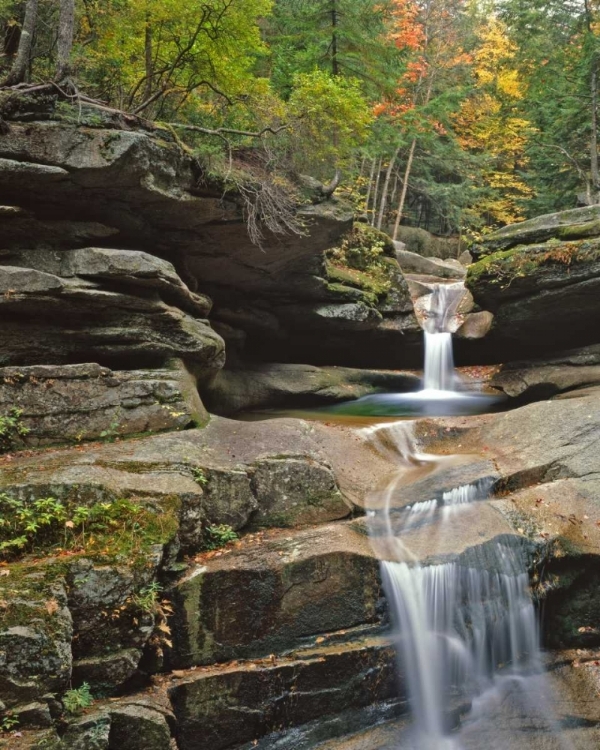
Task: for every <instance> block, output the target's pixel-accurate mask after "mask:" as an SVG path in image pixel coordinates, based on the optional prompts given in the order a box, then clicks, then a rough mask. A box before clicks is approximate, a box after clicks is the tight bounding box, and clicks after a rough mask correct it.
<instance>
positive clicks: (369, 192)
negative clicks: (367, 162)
mask: <svg viewBox="0 0 600 750" xmlns="http://www.w3.org/2000/svg"><path fill="white" fill-rule="evenodd" d="M375 164H377V159H375V157H373V162H372V164H371V172H370V174H369V187H368V188H367V197H366V200H365V213H366V214H367V219H368V218H369V199H370V198H371V191H372V189H373V177H374V176H375Z"/></svg>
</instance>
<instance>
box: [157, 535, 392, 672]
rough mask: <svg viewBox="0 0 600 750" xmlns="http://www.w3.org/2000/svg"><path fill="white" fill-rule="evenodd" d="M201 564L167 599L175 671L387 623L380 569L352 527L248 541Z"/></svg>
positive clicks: (253, 537)
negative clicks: (170, 608)
mask: <svg viewBox="0 0 600 750" xmlns="http://www.w3.org/2000/svg"><path fill="white" fill-rule="evenodd" d="M196 560H197V563H196V565H195V566H194V567H193V568H192V569H191V570H190V571H189V572H188V573H187V575H186V576H185V577H184V578H183V579H182V580H180V581H179V582H177V583H176V584H175V585H174V586H173V588H172V589H171V590H169V591H167V592H166V594H167V596H169V598H170V599H171V600H172V602H173V606H174V610H175V614H174V616H173V617H172V618H171V620H170V626H171V629H172V632H173V643H174V647H173V650H172V651H171V652H170V655H169V664H170V666H172V667H174V668H177V669H181V668H187V667H191V666H194V665H203V664H211V663H213V662H219V661H227V660H229V659H239V658H250V657H260V656H266V655H269V654H272V653H282V652H285V651H287V650H290V649H294V648H297V647H298V646H299V645H300V644H302V643H303V642H304V640H303V639H306V638H311V637H313V638H314V637H315V636H319V635H320V634H323V633H328V632H331V631H339V630H344V629H349V628H353V627H356V626H360V625H365V624H368V625H377V624H380V623H381V620H382V611H383V600H382V593H381V588H380V578H379V564H378V561H377V559H376V557H375V556H374V554H373V551H372V549H371V546H370V543H369V539H368V538H367V536H366V530H365V528H364V527H361V526H357V525H355V524H352V523H346V522H342V523H336V524H326V525H323V526H318V527H314V528H309V529H303V530H301V531H290V530H282V529H279V530H273V531H269V532H263V533H259V534H250V535H247V536H246V537H244V538H243V540H242V541H241V542H240V544H239V545H238V546H237V547H235V548H233V549H232V550H225V551H223V552H221V553H217V555H215V554H214V553H208V554H205V555H200V556H198V557H197V558H196Z"/></svg>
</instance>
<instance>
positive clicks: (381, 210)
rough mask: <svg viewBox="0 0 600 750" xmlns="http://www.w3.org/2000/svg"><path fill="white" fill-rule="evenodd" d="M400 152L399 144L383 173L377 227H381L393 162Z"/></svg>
mask: <svg viewBox="0 0 600 750" xmlns="http://www.w3.org/2000/svg"><path fill="white" fill-rule="evenodd" d="M399 153H400V146H398V148H397V149H396V150H395V151H394V153H393V155H392V158H391V159H390V163H389V164H388V168H387V171H386V173H385V181H384V183H383V191H382V193H381V201H380V202H379V218H378V219H377V229H381V225H382V224H383V215H384V213H385V209H386V205H387V195H388V191H389V188H390V179H391V177H392V170H393V169H394V164H395V163H396V159H397V158H398V154H399Z"/></svg>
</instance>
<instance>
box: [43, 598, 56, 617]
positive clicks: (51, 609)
mask: <svg viewBox="0 0 600 750" xmlns="http://www.w3.org/2000/svg"><path fill="white" fill-rule="evenodd" d="M45 606H46V612H47V613H48V614H49V615H53V614H55V613H56V612H58V610H59V606H58V602H57V601H56V599H48V601H47V602H46V604H45Z"/></svg>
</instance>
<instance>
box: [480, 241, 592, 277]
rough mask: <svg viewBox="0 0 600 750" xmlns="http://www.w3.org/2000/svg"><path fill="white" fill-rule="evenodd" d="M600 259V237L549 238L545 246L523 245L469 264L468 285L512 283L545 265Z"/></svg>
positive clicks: (579, 262)
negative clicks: (575, 239)
mask: <svg viewBox="0 0 600 750" xmlns="http://www.w3.org/2000/svg"><path fill="white" fill-rule="evenodd" d="M598 259H600V239H593V240H579V241H573V242H560V241H558V240H549V241H548V242H546V243H544V244H543V245H527V246H526V245H519V246H518V247H515V248H512V249H511V250H502V251H500V252H497V253H493V254H492V255H488V256H486V257H485V258H482V259H481V260H480V261H478V262H477V263H473V264H472V265H470V266H469V269H468V271H467V286H468V287H471V288H472V287H474V286H475V285H477V284H478V283H480V282H489V283H492V284H499V285H500V286H501V287H506V286H508V285H509V284H510V283H511V282H512V281H513V280H514V279H517V278H523V277H525V276H528V275H529V274H533V273H535V272H536V271H537V270H538V269H540V268H542V267H544V266H549V267H551V266H554V267H557V266H558V267H560V266H562V267H566V268H569V267H571V266H576V265H580V264H583V263H589V262H591V261H595V260H598Z"/></svg>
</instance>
